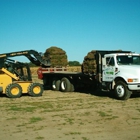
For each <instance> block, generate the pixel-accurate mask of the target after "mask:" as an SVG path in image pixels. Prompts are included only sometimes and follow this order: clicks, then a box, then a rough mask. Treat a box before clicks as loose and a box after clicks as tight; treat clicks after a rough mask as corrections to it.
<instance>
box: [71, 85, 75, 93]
mask: <svg viewBox="0 0 140 140" xmlns="http://www.w3.org/2000/svg"><path fill="white" fill-rule="evenodd" d="M74 90H75V88H74V85H73V84H71V92H74Z"/></svg>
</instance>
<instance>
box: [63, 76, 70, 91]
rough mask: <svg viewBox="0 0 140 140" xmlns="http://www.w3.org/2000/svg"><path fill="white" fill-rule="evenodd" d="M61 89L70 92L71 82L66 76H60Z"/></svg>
mask: <svg viewBox="0 0 140 140" xmlns="http://www.w3.org/2000/svg"><path fill="white" fill-rule="evenodd" d="M60 87H61V91H63V92H70V91H71V83H70V81H69V79H67V78H65V77H64V78H62V79H61V83H60Z"/></svg>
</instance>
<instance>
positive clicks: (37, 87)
mask: <svg viewBox="0 0 140 140" xmlns="http://www.w3.org/2000/svg"><path fill="white" fill-rule="evenodd" d="M28 94H29V95H30V96H32V97H39V96H42V94H43V86H42V84H40V83H31V84H30V85H29V87H28Z"/></svg>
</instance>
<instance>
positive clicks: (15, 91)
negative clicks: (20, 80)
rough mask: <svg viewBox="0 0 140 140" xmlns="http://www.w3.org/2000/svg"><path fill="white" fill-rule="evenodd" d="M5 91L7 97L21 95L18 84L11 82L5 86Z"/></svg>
mask: <svg viewBox="0 0 140 140" xmlns="http://www.w3.org/2000/svg"><path fill="white" fill-rule="evenodd" d="M5 93H6V95H7V97H9V98H19V97H20V96H21V95H22V88H21V86H20V85H19V84H17V83H12V84H9V85H8V86H7V87H6V90H5Z"/></svg>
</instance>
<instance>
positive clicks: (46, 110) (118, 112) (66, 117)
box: [0, 90, 140, 140]
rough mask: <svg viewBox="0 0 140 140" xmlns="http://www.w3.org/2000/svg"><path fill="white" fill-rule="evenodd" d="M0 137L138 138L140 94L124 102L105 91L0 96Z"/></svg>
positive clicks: (35, 139)
mask: <svg viewBox="0 0 140 140" xmlns="http://www.w3.org/2000/svg"><path fill="white" fill-rule="evenodd" d="M0 98H1V99H0V100H1V102H0V109H1V111H0V124H1V125H0V140H139V139H140V96H135V97H131V98H130V99H128V100H127V101H119V100H116V99H113V98H112V97H111V96H110V95H109V94H108V93H107V92H104V93H100V95H98V93H96V94H90V93H80V92H72V93H70V92H69V93H62V92H58V91H51V90H46V91H44V93H43V96H41V97H30V96H28V95H24V96H22V97H21V98H17V99H10V98H7V97H6V96H1V97H0Z"/></svg>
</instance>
